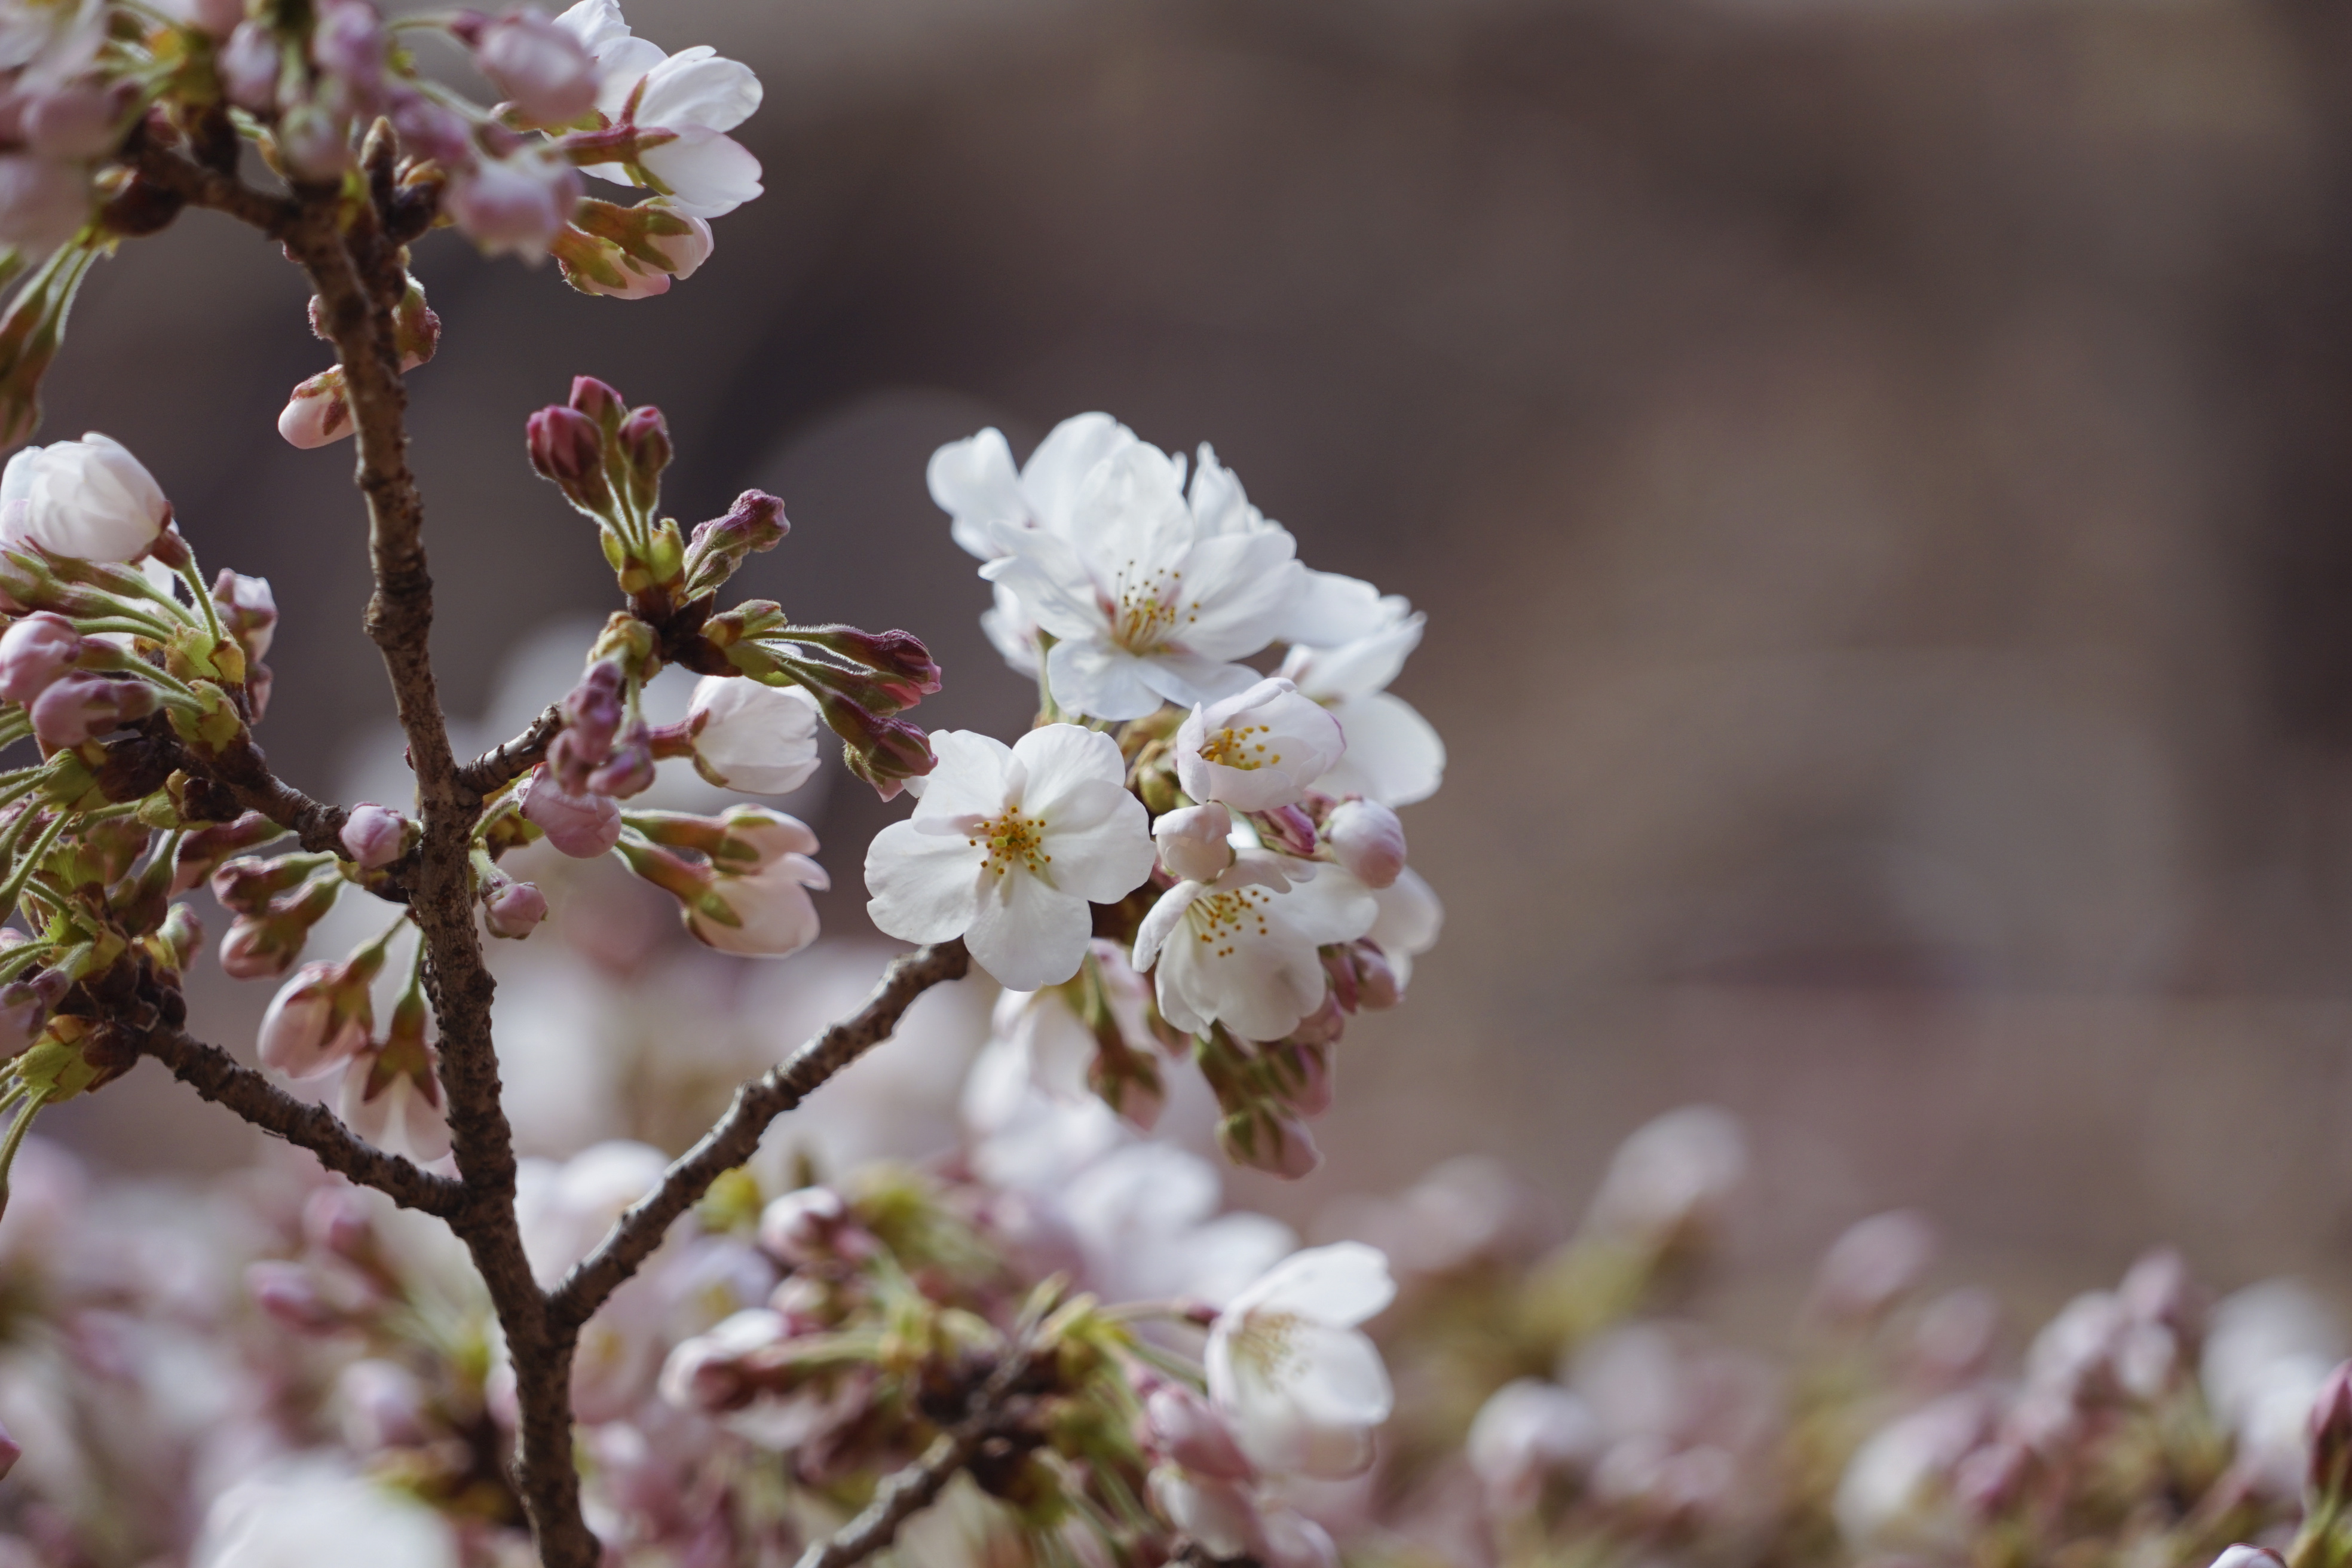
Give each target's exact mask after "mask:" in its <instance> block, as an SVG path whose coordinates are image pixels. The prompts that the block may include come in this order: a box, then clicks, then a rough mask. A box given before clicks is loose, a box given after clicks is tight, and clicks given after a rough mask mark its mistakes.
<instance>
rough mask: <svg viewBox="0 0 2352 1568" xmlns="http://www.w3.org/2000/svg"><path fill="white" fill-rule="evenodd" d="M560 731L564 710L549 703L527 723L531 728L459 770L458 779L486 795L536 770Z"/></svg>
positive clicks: (484, 753)
mask: <svg viewBox="0 0 2352 1568" xmlns="http://www.w3.org/2000/svg"><path fill="white" fill-rule="evenodd" d="M562 731H563V710H562V709H561V708H559V707H557V706H556V705H555V704H553V703H549V704H548V705H547V711H545V712H544V713H541V715H540V716H539V717H538V718H536V719H533V720H532V721H530V729H528V730H525V731H523V732H522V733H521V734H520V735H517V736H516V737H515V738H514V739H513V740H511V741H509V742H507V743H506V744H505V745H503V746H500V747H499V748H498V749H497V750H496V751H490V752H483V753H482V754H481V755H480V756H478V757H476V758H475V759H474V760H473V761H472V762H470V763H467V764H466V765H465V766H464V767H462V768H459V769H458V770H457V777H458V778H459V779H460V780H461V781H463V782H464V784H466V786H467V788H468V789H471V790H473V791H475V792H476V793H477V794H480V795H488V794H489V793H490V792H491V791H493V790H495V789H498V788H499V787H500V786H501V785H504V784H511V783H513V782H514V781H515V780H516V779H519V778H520V777H522V775H523V774H525V773H529V772H530V770H531V769H533V768H535V767H537V766H538V765H539V764H540V763H541V760H542V759H544V758H545V757H546V755H547V748H548V747H549V746H550V745H551V744H552V743H553V742H554V740H555V737H556V736H557V735H559V734H561V733H562Z"/></svg>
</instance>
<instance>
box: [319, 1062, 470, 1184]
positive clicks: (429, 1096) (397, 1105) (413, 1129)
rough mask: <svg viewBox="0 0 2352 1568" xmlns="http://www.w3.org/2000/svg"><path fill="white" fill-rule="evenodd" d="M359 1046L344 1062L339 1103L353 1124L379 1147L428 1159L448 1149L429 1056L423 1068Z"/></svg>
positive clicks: (444, 1109)
mask: <svg viewBox="0 0 2352 1568" xmlns="http://www.w3.org/2000/svg"><path fill="white" fill-rule="evenodd" d="M392 1055H393V1053H391V1052H388V1051H373V1050H368V1051H362V1052H360V1053H359V1054H358V1055H356V1056H354V1057H353V1058H352V1059H351V1060H350V1062H349V1063H347V1064H346V1065H345V1066H344V1068H343V1081H342V1087H341V1090H340V1099H339V1100H338V1109H339V1110H341V1114H342V1118H343V1121H345V1122H346V1123H347V1124H348V1125H349V1126H350V1127H351V1130H352V1131H354V1132H356V1133H358V1134H359V1135H360V1136H361V1137H362V1138H364V1139H366V1140H367V1141H368V1142H371V1143H373V1144H374V1145H375V1146H376V1147H377V1148H379V1149H390V1150H393V1151H394V1152H399V1153H404V1154H406V1155H408V1156H409V1157H410V1158H412V1159H416V1160H423V1161H425V1162H427V1163H430V1162H432V1161H435V1160H438V1159H439V1158H441V1157H442V1156H443V1155H444V1154H446V1153H447V1152H449V1120H448V1114H447V1107H446V1105H445V1104H444V1103H443V1100H442V1098H441V1086H440V1084H439V1083H438V1082H436V1080H435V1079H434V1076H433V1068H432V1065H431V1062H430V1059H429V1058H425V1059H423V1060H422V1061H421V1062H420V1064H419V1067H420V1068H421V1070H417V1069H416V1068H409V1067H404V1066H403V1065H401V1064H399V1063H397V1062H395V1061H394V1060H392V1059H391V1058H392Z"/></svg>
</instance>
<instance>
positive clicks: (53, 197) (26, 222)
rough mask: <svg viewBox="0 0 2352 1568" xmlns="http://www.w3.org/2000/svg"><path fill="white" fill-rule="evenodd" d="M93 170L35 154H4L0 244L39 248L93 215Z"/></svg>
mask: <svg viewBox="0 0 2352 1568" xmlns="http://www.w3.org/2000/svg"><path fill="white" fill-rule="evenodd" d="M89 209H90V184H89V170H88V169H87V168H86V167H84V166H83V165H82V164H80V163H68V162H65V161H62V160H59V159H56V158H45V157H43V156H41V155H40V154H39V153H0V244H5V245H14V246H17V247H21V248H23V249H26V250H29V251H34V252H41V251H47V250H50V249H53V248H55V247H58V246H60V245H62V244H64V243H65V242H66V241H67V240H68V239H71V238H72V237H74V235H75V234H76V233H77V232H78V231H79V229H80V228H81V226H82V225H83V224H84V223H85V222H87V221H88V220H89Z"/></svg>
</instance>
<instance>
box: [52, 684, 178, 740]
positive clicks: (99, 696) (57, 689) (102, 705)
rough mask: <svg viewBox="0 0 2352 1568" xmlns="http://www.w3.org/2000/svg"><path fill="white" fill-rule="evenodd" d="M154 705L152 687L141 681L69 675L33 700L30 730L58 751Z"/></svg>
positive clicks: (133, 718) (144, 713)
mask: <svg viewBox="0 0 2352 1568" xmlns="http://www.w3.org/2000/svg"><path fill="white" fill-rule="evenodd" d="M155 707H156V702H155V689H154V688H153V687H152V686H150V685H148V684H147V683H146V682H145V681H143V680H116V679H109V678H108V677H106V676H102V675H80V674H76V675H68V676H65V677H63V678H62V679H58V680H56V681H53V682H52V683H51V684H50V685H49V687H48V689H47V690H45V691H43V692H42V693H41V694H40V696H38V697H37V698H35V699H34V700H33V704H32V715H33V733H34V734H35V735H37V736H38V737H39V738H40V742H41V744H42V745H43V746H45V747H47V748H48V749H49V750H51V751H60V750H63V749H64V748H65V747H68V746H79V745H80V744H81V743H82V742H84V741H87V740H89V738H90V737H91V736H93V735H103V734H105V733H107V732H108V731H110V730H113V729H116V728H117V727H119V726H121V725H123V724H128V723H131V722H134V721H138V720H141V719H144V718H145V717H147V715H149V714H150V713H152V712H153V711H155Z"/></svg>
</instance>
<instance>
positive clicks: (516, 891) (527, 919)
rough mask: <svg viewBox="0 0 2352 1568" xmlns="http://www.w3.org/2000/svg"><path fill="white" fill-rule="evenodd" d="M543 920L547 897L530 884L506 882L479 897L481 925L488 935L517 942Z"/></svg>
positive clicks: (533, 884)
mask: <svg viewBox="0 0 2352 1568" xmlns="http://www.w3.org/2000/svg"><path fill="white" fill-rule="evenodd" d="M546 918H547V895H546V894H544V893H542V892H541V891H540V890H539V887H538V884H536V883H533V882H509V883H507V884H506V885H505V886H504V887H502V888H498V889H493V890H491V891H488V892H486V893H484V894H483V895H482V923H483V924H484V925H485V926H487V927H488V928H489V932H490V934H491V935H492V936H502V937H506V938H509V940H512V941H516V942H520V941H521V940H522V939H523V938H524V937H527V936H529V935H530V933H531V932H532V931H536V930H538V929H539V922H540V921H543V920H545V919H546Z"/></svg>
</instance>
